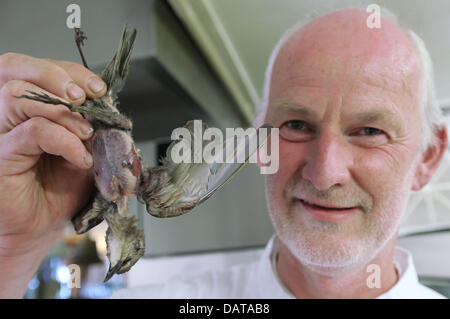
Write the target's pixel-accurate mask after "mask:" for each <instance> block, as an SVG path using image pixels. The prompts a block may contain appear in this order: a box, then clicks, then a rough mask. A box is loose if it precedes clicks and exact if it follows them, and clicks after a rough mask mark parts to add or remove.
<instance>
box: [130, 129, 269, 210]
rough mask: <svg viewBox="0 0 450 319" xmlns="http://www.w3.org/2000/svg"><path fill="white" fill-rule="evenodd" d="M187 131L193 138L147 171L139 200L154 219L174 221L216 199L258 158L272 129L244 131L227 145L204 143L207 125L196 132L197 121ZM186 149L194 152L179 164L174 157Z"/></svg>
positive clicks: (182, 141) (185, 139)
mask: <svg viewBox="0 0 450 319" xmlns="http://www.w3.org/2000/svg"><path fill="white" fill-rule="evenodd" d="M185 128H186V129H187V130H188V131H189V135H187V136H183V138H182V139H180V140H176V141H174V142H172V143H171V144H170V146H169V148H168V149H167V155H166V157H165V158H164V159H163V160H162V162H163V165H162V166H160V167H155V168H150V169H147V170H146V171H145V172H144V174H143V175H142V176H143V180H142V184H141V188H140V190H139V191H138V199H140V200H141V201H143V202H144V203H145V204H146V206H147V211H148V212H149V213H150V214H151V215H153V216H156V217H173V216H178V215H181V214H184V213H187V212H188V211H190V210H191V209H193V208H194V207H196V206H197V205H199V204H201V203H203V202H204V201H206V200H207V199H208V198H210V197H211V196H212V195H214V194H215V193H216V192H217V191H218V190H219V189H220V188H221V187H222V186H223V185H225V184H226V183H227V182H228V181H230V180H231V179H232V177H233V176H235V175H236V174H237V172H238V171H239V170H240V169H241V168H242V167H243V166H244V165H245V164H246V163H247V162H248V161H249V159H250V157H251V156H252V155H256V154H255V153H256V151H257V150H258V148H260V147H261V146H262V145H263V144H264V142H265V141H266V140H267V137H268V136H269V134H270V132H271V128H272V126H270V125H265V126H263V127H261V128H259V129H258V130H255V129H253V128H252V129H251V130H245V131H244V130H242V132H247V133H246V134H244V135H240V136H236V135H233V136H231V137H229V138H227V139H225V141H220V139H219V140H213V141H211V140H209V141H208V140H204V139H203V138H202V137H203V132H205V130H206V128H207V127H206V124H203V126H202V130H196V129H195V128H194V121H190V122H188V123H187V124H186V126H185ZM196 139H197V141H202V142H201V144H199V145H202V147H201V148H200V147H198V145H197V147H196V145H195V142H194V141H195V140H196ZM211 143H212V144H211ZM208 145H209V146H208ZM205 148H209V150H211V149H213V148H215V151H214V152H211V156H210V157H208V158H206V157H204V156H201V155H205V152H204V150H205ZM182 149H183V150H187V149H190V150H191V151H190V152H183V154H182V156H178V158H177V160H176V161H175V160H174V157H175V156H174V154H175V155H177V153H178V152H179V151H180V150H182ZM202 150H203V152H202ZM180 153H181V152H180ZM196 156H198V157H197V162H196V161H195V159H196ZM180 161H181V162H180ZM183 161H185V162H183Z"/></svg>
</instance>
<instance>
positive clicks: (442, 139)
mask: <svg viewBox="0 0 450 319" xmlns="http://www.w3.org/2000/svg"><path fill="white" fill-rule="evenodd" d="M447 145H448V134H447V128H446V126H445V125H443V126H442V127H441V128H440V129H439V130H438V131H437V132H435V133H434V135H433V142H432V143H431V144H430V145H429V146H428V148H427V149H426V151H425V152H424V153H423V154H422V160H421V162H420V163H419V164H418V166H417V170H416V175H415V176H414V182H413V186H412V190H414V191H418V190H420V189H422V188H423V187H424V186H425V185H427V184H428V183H429V181H430V180H431V178H432V177H433V175H434V173H435V172H436V170H437V169H438V167H439V163H440V162H441V160H442V157H443V156H444V154H445V152H446V151H447Z"/></svg>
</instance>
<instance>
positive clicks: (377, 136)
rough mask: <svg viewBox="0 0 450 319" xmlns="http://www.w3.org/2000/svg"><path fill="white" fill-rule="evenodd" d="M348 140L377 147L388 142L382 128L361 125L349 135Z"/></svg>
mask: <svg viewBox="0 0 450 319" xmlns="http://www.w3.org/2000/svg"><path fill="white" fill-rule="evenodd" d="M350 141H352V143H354V144H356V145H359V146H362V147H377V146H381V145H384V144H386V143H388V141H389V136H388V135H387V134H386V133H385V132H384V131H383V130H380V129H377V128H374V127H363V128H360V129H358V130H357V131H354V133H353V134H351V135H350Z"/></svg>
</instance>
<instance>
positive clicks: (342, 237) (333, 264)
mask: <svg viewBox="0 0 450 319" xmlns="http://www.w3.org/2000/svg"><path fill="white" fill-rule="evenodd" d="M278 236H279V237H280V239H281V241H282V242H283V243H284V245H285V246H286V247H287V248H288V249H289V251H290V252H291V254H292V255H293V256H295V257H296V259H297V260H299V261H300V262H301V263H302V264H303V265H305V266H307V267H308V268H310V269H311V270H313V271H315V272H320V273H323V274H328V275H331V274H337V273H339V272H341V271H345V270H348V269H349V268H353V267H357V266H358V265H362V264H365V263H366V262H367V261H369V260H371V259H372V258H373V257H374V256H373V252H374V248H375V247H374V245H370V244H368V243H367V242H364V240H362V239H361V238H355V236H351V235H348V234H330V233H323V234H321V233H314V234H313V235H311V234H306V233H304V234H302V235H300V234H299V233H298V232H297V233H296V234H294V235H289V234H288V235H286V234H278Z"/></svg>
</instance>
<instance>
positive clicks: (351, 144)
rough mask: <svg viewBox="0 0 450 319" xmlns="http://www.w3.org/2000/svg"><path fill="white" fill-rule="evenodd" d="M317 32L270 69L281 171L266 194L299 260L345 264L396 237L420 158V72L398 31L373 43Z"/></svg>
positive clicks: (269, 118)
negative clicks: (278, 131) (271, 71)
mask: <svg viewBox="0 0 450 319" xmlns="http://www.w3.org/2000/svg"><path fill="white" fill-rule="evenodd" d="M319 26H320V25H319ZM315 28H316V29H317V28H319V30H318V31H317V30H313V31H311V30H309V31H308V30H305V31H304V34H303V35H301V36H300V35H299V36H297V37H296V36H294V37H293V38H292V39H291V40H290V41H289V42H288V43H287V44H286V45H285V46H284V47H283V48H282V50H281V51H280V54H279V55H278V58H277V60H276V62H275V65H274V69H273V73H272V82H271V90H270V99H269V108H268V111H267V115H266V119H265V122H266V123H272V124H273V125H274V126H275V127H279V128H280V144H279V150H280V168H279V170H278V172H277V173H276V174H273V175H266V191H267V194H266V196H267V200H268V206H269V211H270V214H271V218H272V221H273V223H274V226H275V228H276V230H277V233H278V235H279V237H280V239H281V240H282V242H283V243H284V244H285V245H286V246H287V247H288V248H289V249H290V251H291V252H292V253H293V254H294V255H295V256H296V257H297V258H298V259H299V260H300V261H301V262H302V263H304V264H309V265H316V266H321V267H333V268H334V267H345V266H350V265H355V264H360V263H366V262H368V261H370V260H371V259H372V258H373V257H374V256H375V255H376V254H377V253H378V252H379V251H380V250H381V248H383V246H384V244H385V243H386V242H387V241H388V240H389V239H391V238H392V237H393V236H394V235H395V233H396V230H397V227H398V223H399V219H400V217H401V214H402V212H403V211H404V209H405V206H406V202H407V198H408V194H409V191H410V190H411V187H412V182H413V178H414V174H415V171H416V166H417V162H418V160H419V158H420V138H421V120H420V116H421V115H420V110H419V107H418V94H417V93H418V91H419V79H420V67H418V58H417V56H416V54H415V50H414V49H412V48H411V44H410V43H409V42H408V41H407V40H406V39H404V38H401V37H402V34H401V33H399V32H400V31H397V33H394V35H393V36H391V35H392V34H393V33H392V32H391V33H389V32H387V31H389V30H385V31H384V33H385V34H384V36H386V37H388V36H389V37H390V40H384V39H382V37H380V38H379V39H378V38H375V40H373V39H370V36H369V39H367V37H364V36H359V35H358V34H357V32H356V31H355V34H353V38H351V37H345V36H339V31H336V32H335V33H338V35H336V34H333V32H331V31H330V30H332V29H330V28H326V27H323V28H322V29H321V28H320V27H317V26H315ZM353 29H354V27H353V28H351V30H353ZM359 31H360V32H362V33H363V32H365V31H366V30H364V29H363V28H361V29H360V30H359ZM308 32H309V33H308ZM311 32H312V35H311ZM340 32H341V33H342V32H343V33H344V34H345V32H346V31H345V29H344V30H343V31H340ZM389 34H391V35H389ZM395 36H397V37H399V38H400V39H396V38H395ZM359 37H360V38H359ZM392 37H394V39H392ZM371 40H373V41H375V43H372V42H370V41H371ZM400 40H402V41H404V42H405V41H406V42H405V43H404V44H398V42H399V41H400ZM376 41H378V43H377V42H376ZM402 45H403V46H402ZM313 204H315V205H317V206H315V205H313Z"/></svg>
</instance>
